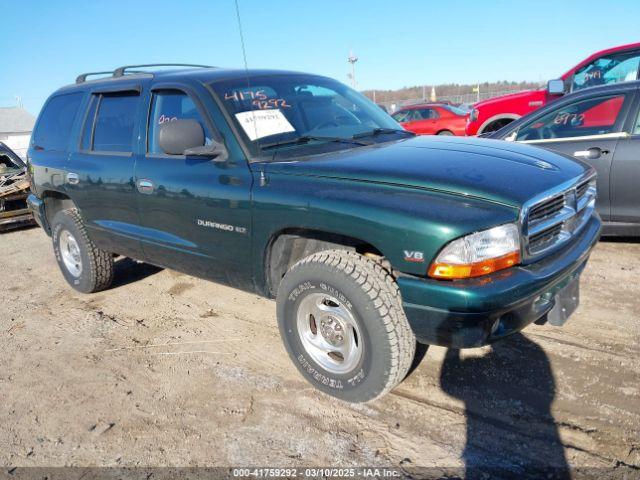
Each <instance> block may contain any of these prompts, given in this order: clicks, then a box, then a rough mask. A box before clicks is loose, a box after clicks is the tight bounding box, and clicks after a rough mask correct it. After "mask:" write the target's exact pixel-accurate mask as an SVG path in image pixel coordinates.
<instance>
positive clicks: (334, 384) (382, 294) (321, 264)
mask: <svg viewBox="0 0 640 480" xmlns="http://www.w3.org/2000/svg"><path fill="white" fill-rule="evenodd" d="M314 293H325V294H326V293H329V294H331V295H332V296H334V297H336V298H341V299H344V300H345V302H344V304H345V305H346V306H347V308H349V310H350V312H351V313H352V314H353V318H354V319H355V321H356V322H357V323H358V327H359V330H360V333H361V336H362V337H363V338H362V339H361V340H360V341H361V342H363V344H362V345H363V347H364V349H363V352H362V356H361V359H360V361H359V363H358V364H357V365H356V366H355V367H354V368H353V369H352V370H351V371H349V372H346V373H344V374H336V373H334V372H330V371H328V370H326V369H325V368H323V367H322V366H321V365H320V364H319V363H317V362H316V361H314V359H313V358H312V357H311V356H310V355H309V354H308V352H307V350H305V347H304V346H303V343H302V341H301V339H300V335H299V333H298V324H297V315H298V306H299V305H300V302H302V300H303V299H304V298H305V297H306V296H308V295H311V294H314ZM277 311H278V326H279V329H280V335H281V336H282V340H283V342H284V345H285V348H286V350H287V352H288V353H289V356H290V357H291V359H292V360H293V362H294V364H295V365H296V367H297V368H298V370H299V371H300V373H302V375H303V376H304V377H305V378H306V379H307V380H308V381H309V382H310V383H311V384H313V385H314V386H315V387H316V388H318V389H320V390H322V391H323V392H325V393H327V394H329V395H332V396H334V397H337V398H340V399H342V400H345V401H349V402H357V403H359V402H368V401H372V400H375V399H377V398H379V397H381V396H382V395H384V394H386V393H387V392H389V391H390V390H391V389H393V388H394V387H395V386H396V385H398V384H399V383H400V382H401V381H402V380H403V379H404V377H405V376H406V375H407V372H408V371H409V368H410V366H411V362H412V361H413V358H414V355H415V348H416V339H415V336H414V333H413V331H412V329H411V327H410V326H409V322H408V321H407V318H406V316H405V313H404V310H403V308H402V300H401V296H400V291H399V289H398V286H397V284H396V282H395V280H394V278H393V277H392V276H391V274H390V273H389V272H388V271H387V270H386V269H385V268H384V267H383V266H382V265H381V264H380V263H377V262H374V261H373V260H370V259H368V258H366V257H364V256H362V255H360V254H358V253H356V252H352V251H345V250H327V251H323V252H319V253H315V254H313V255H310V256H309V257H306V258H304V259H302V260H300V261H299V262H297V263H296V264H295V265H293V267H291V269H290V270H289V271H288V272H287V274H286V275H285V276H284V278H283V279H282V282H281V283H280V286H279V288H278V295H277Z"/></svg>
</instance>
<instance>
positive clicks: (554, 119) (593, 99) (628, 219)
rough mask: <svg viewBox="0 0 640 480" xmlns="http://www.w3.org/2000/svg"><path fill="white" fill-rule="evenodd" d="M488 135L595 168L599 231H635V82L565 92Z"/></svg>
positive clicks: (638, 152) (639, 133)
mask: <svg viewBox="0 0 640 480" xmlns="http://www.w3.org/2000/svg"><path fill="white" fill-rule="evenodd" d="M488 138H497V139H508V140H512V141H517V142H521V143H529V144H532V145H536V146H539V147H543V148H547V149H550V150H554V151H557V152H561V153H564V154H567V155H573V156H574V157H576V158H579V159H581V160H584V161H585V162H588V163H590V164H591V165H592V166H593V167H594V168H595V169H596V170H597V172H598V199H597V201H596V208H597V210H598V212H599V213H600V216H601V217H602V219H603V221H604V234H605V235H634V236H635V235H640V189H639V188H638V186H639V185H640V81H635V82H629V83H619V84H614V85H607V86H604V87H595V88H589V89H586V90H580V91H577V92H576V93H572V94H570V95H567V96H566V97H564V98H563V99H562V100H558V101H557V102H554V103H552V104H550V105H547V106H546V107H544V108H541V109H540V110H537V111H536V112H534V113H531V114H529V115H527V116H526V117H523V118H521V119H520V120H517V121H515V122H513V123H510V124H509V125H507V126H506V127H504V128H502V129H501V130H499V131H497V132H494V133H493V134H491V135H490V136H489V137H488Z"/></svg>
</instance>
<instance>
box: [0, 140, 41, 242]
mask: <svg viewBox="0 0 640 480" xmlns="http://www.w3.org/2000/svg"><path fill="white" fill-rule="evenodd" d="M28 194H29V180H28V178H27V167H26V165H25V164H24V162H23V161H22V160H21V159H20V157H18V155H16V154H15V152H14V151H13V150H11V149H10V148H9V147H7V146H6V145H5V144H4V143H2V142H0V231H7V230H10V229H13V228H18V227H22V226H25V225H29V224H33V223H34V220H33V215H32V214H31V211H29V209H28V208H27V195H28Z"/></svg>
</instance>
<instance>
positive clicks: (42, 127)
mask: <svg viewBox="0 0 640 480" xmlns="http://www.w3.org/2000/svg"><path fill="white" fill-rule="evenodd" d="M82 96H83V93H82V92H76V93H69V94H66V95H57V96H55V97H52V98H51V99H50V100H49V101H48V102H47V104H46V105H45V107H44V110H43V111H42V113H41V114H40V120H38V125H37V126H36V130H35V132H34V134H33V143H34V146H35V147H36V148H38V149H40V150H54V151H65V150H66V149H67V145H68V144H69V135H70V132H71V128H72V127H73V122H74V121H75V118H76V115H77V114H78V108H79V107H80V102H82Z"/></svg>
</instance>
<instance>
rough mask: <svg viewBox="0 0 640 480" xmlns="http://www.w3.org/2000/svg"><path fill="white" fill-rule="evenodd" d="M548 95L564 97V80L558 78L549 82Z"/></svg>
mask: <svg viewBox="0 0 640 480" xmlns="http://www.w3.org/2000/svg"><path fill="white" fill-rule="evenodd" d="M547 93H548V94H549V95H564V80H562V79H560V78H558V79H555V80H549V81H548V82H547Z"/></svg>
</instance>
